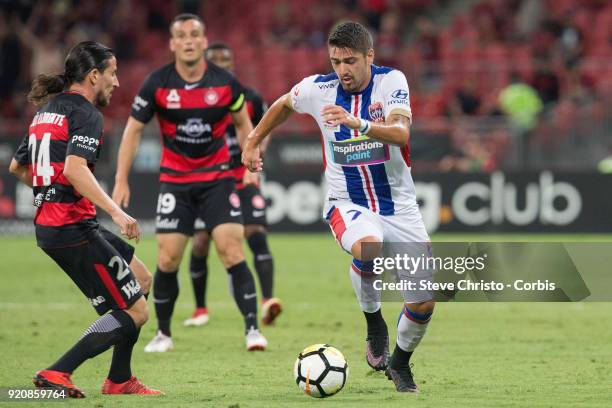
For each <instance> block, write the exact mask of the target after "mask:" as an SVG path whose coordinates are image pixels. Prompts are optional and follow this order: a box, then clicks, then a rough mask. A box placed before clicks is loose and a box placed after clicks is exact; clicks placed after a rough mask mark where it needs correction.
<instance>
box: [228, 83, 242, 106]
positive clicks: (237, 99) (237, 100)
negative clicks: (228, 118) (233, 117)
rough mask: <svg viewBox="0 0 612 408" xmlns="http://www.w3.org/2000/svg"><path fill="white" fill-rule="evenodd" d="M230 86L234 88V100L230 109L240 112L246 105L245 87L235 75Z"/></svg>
mask: <svg viewBox="0 0 612 408" xmlns="http://www.w3.org/2000/svg"><path fill="white" fill-rule="evenodd" d="M230 88H231V90H232V100H231V102H230V104H229V110H230V112H240V109H242V107H243V106H244V88H243V87H242V85H241V84H240V82H238V80H237V79H236V78H234V77H232V82H231V83H230Z"/></svg>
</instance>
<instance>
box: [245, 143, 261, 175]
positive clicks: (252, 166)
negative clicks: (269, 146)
mask: <svg viewBox="0 0 612 408" xmlns="http://www.w3.org/2000/svg"><path fill="white" fill-rule="evenodd" d="M242 164H244V165H245V166H246V168H247V169H249V170H250V171H252V172H259V171H262V170H263V160H262V158H261V152H260V151H259V146H253V139H251V138H250V137H248V138H247V140H246V142H245V143H244V146H243V148H242Z"/></svg>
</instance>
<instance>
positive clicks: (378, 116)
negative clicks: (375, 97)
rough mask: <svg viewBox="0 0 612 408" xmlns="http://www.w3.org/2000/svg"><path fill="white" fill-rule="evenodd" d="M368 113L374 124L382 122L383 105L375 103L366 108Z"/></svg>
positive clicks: (383, 118)
mask: <svg viewBox="0 0 612 408" xmlns="http://www.w3.org/2000/svg"><path fill="white" fill-rule="evenodd" d="M368 113H369V114H370V118H372V121H374V122H384V121H385V114H384V112H383V105H382V103H380V102H376V103H373V104H371V105H370V106H368Z"/></svg>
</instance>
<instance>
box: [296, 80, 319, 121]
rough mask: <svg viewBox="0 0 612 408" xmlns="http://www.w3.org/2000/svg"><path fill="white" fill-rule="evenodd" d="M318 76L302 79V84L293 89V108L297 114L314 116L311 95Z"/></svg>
mask: <svg viewBox="0 0 612 408" xmlns="http://www.w3.org/2000/svg"><path fill="white" fill-rule="evenodd" d="M317 76H318V75H312V76H309V77H306V78H304V79H302V81H301V82H300V83H298V84H297V85H295V86H294V87H293V88H291V107H292V108H293V110H294V111H296V112H297V113H309V114H312V102H311V94H312V87H313V85H314V81H315V79H316V78H317Z"/></svg>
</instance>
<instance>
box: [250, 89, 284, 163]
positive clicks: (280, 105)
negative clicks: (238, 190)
mask: <svg viewBox="0 0 612 408" xmlns="http://www.w3.org/2000/svg"><path fill="white" fill-rule="evenodd" d="M292 113H293V106H292V105H291V93H288V94H285V95H283V96H281V97H280V98H278V99H277V100H276V101H275V102H274V103H273V104H272V106H270V108H269V109H268V110H267V111H266V113H265V114H264V115H263V117H262V118H261V120H260V121H259V123H258V124H257V126H256V127H255V129H253V131H252V132H251V133H250V134H249V136H248V137H247V140H246V142H245V144H244V145H243V148H242V164H244V165H245V166H247V168H248V169H249V170H250V171H261V170H263V160H262V159H261V153H260V150H259V149H260V146H261V144H262V142H263V140H264V139H265V137H266V136H268V135H269V134H270V132H272V131H273V130H274V129H276V128H277V127H278V126H280V125H281V124H283V123H284V122H285V121H286V120H287V119H289V116H291V114H292Z"/></svg>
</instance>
